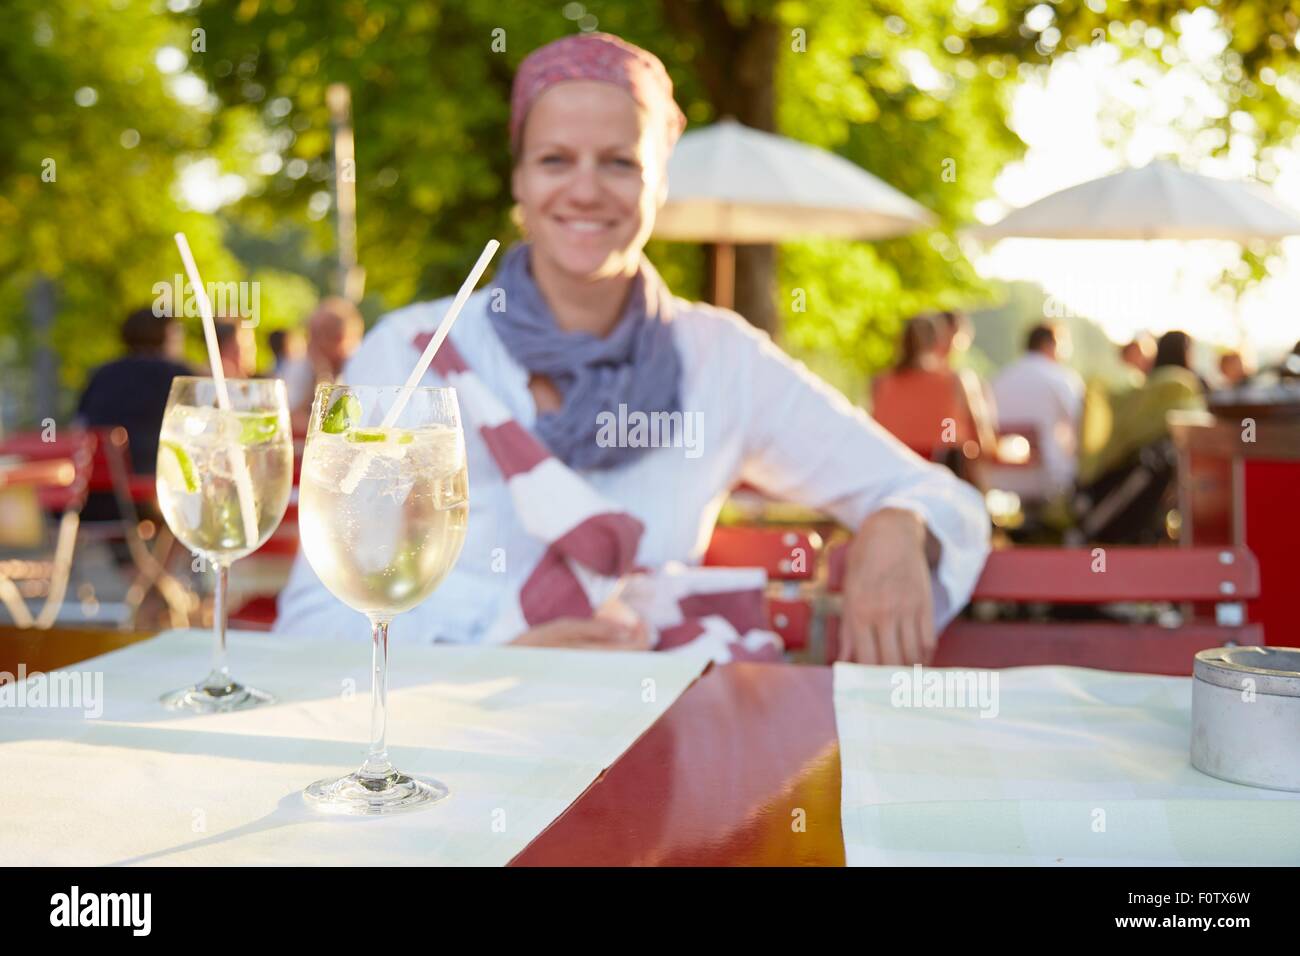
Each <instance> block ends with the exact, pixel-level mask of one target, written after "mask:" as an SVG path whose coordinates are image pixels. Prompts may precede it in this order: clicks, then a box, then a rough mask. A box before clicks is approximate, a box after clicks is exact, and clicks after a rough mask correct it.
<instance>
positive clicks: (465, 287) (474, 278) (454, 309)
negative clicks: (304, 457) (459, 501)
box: [339, 239, 501, 495]
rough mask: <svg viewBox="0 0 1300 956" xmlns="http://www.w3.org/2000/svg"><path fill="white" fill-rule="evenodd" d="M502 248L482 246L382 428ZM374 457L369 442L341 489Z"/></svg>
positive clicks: (347, 489) (351, 485) (347, 490)
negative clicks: (481, 250) (476, 259)
mask: <svg viewBox="0 0 1300 956" xmlns="http://www.w3.org/2000/svg"><path fill="white" fill-rule="evenodd" d="M500 248H501V243H499V242H497V241H496V240H495V239H489V240H488V242H487V245H486V246H484V247H483V252H482V253H481V254H480V255H479V257H478V262H476V263H474V268H473V269H471V270H470V271H469V275H468V276H466V277H465V281H464V282H462V283H461V286H460V291H459V292H457V293H456V298H455V300H454V301H453V302H452V303H451V308H450V309H448V310H447V314H446V315H444V316H443V317H442V322H441V323H439V325H438V328H437V330H436V331H435V332H434V333H433V338H431V339H429V344H428V345H426V346H425V347H424V352H422V353H421V354H420V360H419V361H418V362H416V363H415V368H413V369H411V374H410V375H408V376H407V377H406V384H405V385H404V386H403V387H402V388H401V390H399V391H398V393H397V400H396V401H394V402H393V404H392V406H390V407H389V409H388V414H386V415H385V416H384V420H383V422H382V423H381V424H380V426H379V427H380V428H392V427H393V425H394V424H395V423H396V422H397V418H398V416H399V415H401V414H402V409H404V408H406V403H407V402H408V401H410V400H411V395H412V391H411V390H412V389H414V388H415V386H417V385H419V384H420V380H421V379H422V378H424V373H425V372H427V371H429V365H430V364H432V362H433V356H434V354H435V353H436V352H437V351H438V349H439V347H441V345H442V343H443V341H444V340H445V339H446V338H447V333H449V332H450V331H451V326H452V323H453V322H455V321H456V317H457V316H458V315H460V311H461V309H463V308H465V302H466V300H467V299H469V297H470V294H471V293H472V292H473V291H474V287H475V286H476V285H478V280H479V279H481V278H483V270H484V269H486V268H487V267H488V263H489V262H491V261H492V257H493V256H494V255H496V251H497V250H498V249H500ZM374 457H375V451H374V449H373V448H371V447H370V446H369V445H366V446H365V447H363V448H362V449H361V452H360V454H358V455H357V456H356V457H355V458H353V459H352V464H351V465H350V466H349V467H348V471H347V474H346V475H344V476H343V481H342V482H340V483H339V490H340V491H342V492H343V494H345V495H350V494H352V492H354V491H356V490H357V485H358V484H360V483H361V479H362V478H364V477H365V474H366V470H367V469H368V468H369V467H370V462H371V461H372V460H373V459H374Z"/></svg>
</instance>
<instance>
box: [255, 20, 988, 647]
mask: <svg viewBox="0 0 1300 956" xmlns="http://www.w3.org/2000/svg"><path fill="white" fill-rule="evenodd" d="M685 124H686V118H685V116H684V115H683V114H682V112H681V110H680V109H679V108H678V106H677V104H676V103H675V102H674V101H673V98H672V81H671V79H670V78H669V76H668V73H667V71H666V70H665V68H664V66H663V64H662V63H661V62H660V61H659V60H658V58H656V57H654V56H653V55H652V54H650V53H648V52H646V51H645V50H642V49H640V48H638V47H635V46H633V45H631V44H628V43H626V42H624V41H622V40H620V39H618V38H617V37H612V36H610V35H608V34H603V33H584V34H578V35H573V36H568V37H565V38H563V39H560V40H557V41H555V42H553V43H550V44H548V45H546V46H544V47H542V48H541V49H539V50H535V51H533V53H531V54H530V55H529V56H528V57H526V58H525V59H524V61H523V63H522V64H521V65H520V67H519V70H518V72H517V74H516V76H515V81H514V87H513V91H512V97H511V117H510V148H511V152H512V154H513V172H512V177H511V185H512V189H513V193H514V198H515V200H516V202H517V204H518V215H519V218H520V221H521V222H522V232H523V234H524V236H525V237H526V239H525V241H524V242H522V243H519V244H517V245H515V246H513V247H511V248H510V249H508V250H507V251H506V252H505V253H504V254H503V255H502V256H501V257H500V258H499V259H498V260H497V263H496V271H495V275H494V276H493V278H492V280H491V284H490V286H489V287H487V288H484V289H481V290H479V291H478V292H476V293H475V294H474V295H472V296H470V298H469V300H468V302H467V304H466V306H465V310H464V312H463V313H462V315H461V317H460V319H459V321H458V322H457V323H456V325H455V327H454V328H453V329H452V330H451V334H450V336H449V338H448V340H447V342H446V343H444V345H443V350H444V351H447V348H448V345H451V346H452V348H451V350H450V352H449V353H448V354H449V355H452V353H454V357H452V358H449V359H448V360H447V361H448V362H454V363H455V365H453V366H452V367H463V369H464V370H462V371H460V372H458V373H456V374H457V375H458V376H459V377H464V376H466V375H468V374H473V376H474V377H475V378H476V379H477V385H476V387H477V388H481V389H482V390H484V391H485V392H487V393H490V395H491V396H492V397H493V398H495V399H496V402H498V403H499V404H500V406H502V408H503V409H504V410H505V411H506V412H507V413H508V414H509V416H510V417H509V419H508V424H507V425H503V426H501V427H502V428H506V427H509V428H511V429H519V430H522V431H524V432H527V433H531V434H532V436H533V437H535V438H536V440H537V442H538V443H539V445H538V446H536V447H535V446H534V445H533V444H532V442H531V441H530V442H528V443H527V445H528V449H529V451H530V453H535V452H536V451H537V450H538V449H539V448H540V449H541V450H546V451H549V453H550V456H549V458H548V459H544V460H543V464H542V465H535V464H534V465H532V466H531V467H532V468H540V467H551V468H553V469H554V471H556V472H564V473H566V474H567V475H568V477H569V478H572V479H575V480H576V481H577V482H580V483H582V484H584V485H586V486H587V488H589V489H590V491H591V492H592V493H593V494H594V495H596V496H599V499H600V500H601V501H602V502H606V503H608V505H609V506H612V507H613V508H615V509H617V513H618V515H620V516H626V517H629V518H632V519H635V527H638V528H640V529H641V530H640V531H639V532H638V533H637V534H636V536H635V537H634V538H633V543H631V544H629V547H632V548H634V553H632V554H628V555H624V558H625V559H626V561H632V562H634V563H635V566H641V567H647V568H655V569H658V568H663V567H664V566H665V565H667V564H668V563H670V562H681V563H682V564H687V565H695V564H698V563H699V561H700V559H701V557H702V555H703V553H704V550H705V547H706V545H707V543H708V541H709V537H710V535H711V533H712V531H713V528H714V524H715V521H716V519H717V515H718V511H719V509H720V507H721V506H722V503H723V502H724V500H725V498H726V497H727V494H728V492H729V490H730V489H731V488H733V487H735V486H736V485H737V484H739V483H741V482H748V483H750V484H752V485H754V486H755V487H757V488H758V489H760V490H761V491H764V492H766V493H767V494H769V495H771V496H772V497H777V498H781V499H784V500H789V501H793V502H796V503H799V504H803V505H805V506H807V507H811V508H817V509H821V510H824V511H826V512H828V513H829V514H831V515H832V516H834V517H835V518H836V519H837V520H838V521H839V522H840V523H842V524H844V525H845V526H847V527H848V528H850V529H851V530H852V531H853V533H854V535H855V537H854V538H853V541H852V543H851V544H850V545H849V557H848V567H847V573H846V579H845V588H844V609H845V613H844V626H843V629H842V631H841V642H840V653H841V656H842V657H843V658H844V659H846V660H856V661H860V662H864V663H914V662H915V663H920V662H922V661H924V660H927V659H929V656H930V655H931V653H932V652H933V648H934V645H935V641H936V639H937V634H938V632H939V631H940V630H941V629H942V628H943V626H944V625H945V624H946V623H947V621H948V620H950V619H951V617H952V616H953V615H955V614H956V613H957V612H958V611H959V610H960V609H961V607H962V606H963V605H964V604H965V603H966V601H967V599H968V598H969V596H970V593H971V590H972V588H973V587H974V584H975V580H976V578H977V577H978V575H979V572H980V569H981V568H982V567H983V564H984V559H985V556H986V555H987V553H988V539H989V521H988V516H987V514H986V513H985V510H984V505H983V501H982V499H981V498H980V496H979V494H978V493H977V492H975V491H974V489H972V488H970V486H968V485H966V484H964V483H962V482H961V481H959V480H957V479H956V478H955V477H954V476H953V475H952V474H951V473H950V472H948V471H947V470H946V469H944V468H942V467H939V466H937V465H934V464H932V463H930V462H927V461H925V460H923V459H921V458H919V457H917V456H916V455H914V454H913V453H912V452H910V451H908V450H907V448H906V447H904V446H903V445H902V443H900V442H899V441H898V440H897V439H895V438H894V437H893V436H891V435H890V434H889V433H888V432H887V431H885V430H884V429H883V428H882V427H880V425H878V424H877V423H876V422H874V421H872V420H871V418H870V417H868V415H867V414H866V413H865V412H864V411H863V410H862V409H860V408H857V407H856V406H854V405H853V404H852V403H850V402H849V401H848V400H847V399H845V398H844V396H843V395H842V394H840V393H839V392H837V391H836V390H835V389H833V388H832V387H830V386H829V385H827V384H826V383H825V382H823V381H822V380H820V379H819V378H817V377H816V376H815V375H813V374H812V373H811V372H810V371H809V370H808V369H807V368H806V367H805V366H804V365H802V364H801V363H799V362H796V361H795V360H793V359H791V358H790V357H788V356H787V355H786V354H785V353H784V352H782V351H781V350H780V349H779V348H778V347H777V346H776V345H775V344H774V343H773V342H772V340H771V338H770V337H769V336H768V335H767V334H765V333H763V332H761V331H759V330H758V329H756V328H754V327H753V326H752V325H750V324H749V323H747V322H746V321H745V320H744V319H743V318H742V317H741V316H739V315H737V314H735V313H734V312H730V311H728V310H725V309H719V308H716V307H713V306H710V305H706V304H703V303H695V302H690V301H687V300H684V299H680V298H676V297H674V296H673V295H672V293H671V292H670V291H669V290H668V289H667V287H666V286H665V284H664V282H663V280H662V279H661V278H660V277H659V275H658V273H657V272H656V271H655V269H654V267H653V266H652V265H651V264H650V262H649V260H648V259H646V257H645V256H644V254H643V249H644V246H645V244H646V242H647V240H648V239H649V237H650V234H651V232H652V230H653V227H654V223H655V217H656V215H657V214H658V211H659V209H660V208H661V207H662V206H663V204H664V202H665V200H666V198H667V185H668V184H667V163H668V157H669V155H670V153H671V151H672V148H673V146H674V144H675V143H676V142H677V138H678V136H680V134H681V132H682V130H683V128H684V126H685ZM450 302H451V299H450V297H448V298H445V299H441V300H439V301H437V302H427V303H418V304H415V305H411V306H409V307H407V308H405V309H402V310H400V311H398V312H396V313H393V314H392V315H389V316H387V317H386V318H384V319H382V320H381V321H380V322H379V324H378V325H377V326H376V327H375V328H373V329H372V330H371V331H370V332H369V334H367V335H366V337H365V340H364V341H363V342H362V344H361V347H360V349H358V351H357V353H356V355H354V356H353V357H352V359H351V360H350V361H349V363H348V365H347V368H346V369H345V370H344V374H343V380H344V381H346V382H347V383H349V384H358V385H366V384H374V385H393V384H395V383H397V382H401V381H403V380H404V379H405V378H406V376H407V375H408V374H409V372H410V370H411V368H412V367H413V365H414V364H415V362H416V360H417V359H418V358H419V355H420V351H421V348H422V347H423V343H424V342H425V341H427V336H428V335H429V334H430V333H432V332H433V330H434V329H435V328H437V326H438V323H439V321H440V320H441V318H442V317H443V315H444V314H445V313H446V311H447V309H448V307H449V305H450ZM446 382H447V378H446V377H444V376H442V375H439V374H438V373H437V372H436V371H434V370H430V373H429V375H428V376H427V377H426V379H425V381H424V384H445V383H446ZM469 398H470V395H469V394H468V393H467V395H466V397H465V398H464V399H463V400H462V402H463V405H464V408H465V409H466V410H467V411H468V410H469V409H470V407H471V405H470V401H469ZM627 409H631V410H632V412H633V413H634V414H637V415H644V416H647V417H648V416H651V415H654V416H660V415H678V416H680V417H681V419H682V420H684V421H691V422H698V423H699V428H700V430H701V431H700V434H699V435H698V437H697V440H696V447H697V449H698V454H696V455H690V454H688V453H687V450H686V449H685V446H683V445H680V444H678V445H676V446H675V447H670V446H669V445H665V444H658V445H654V444H648V443H645V442H636V441H630V440H622V439H619V440H615V441H612V442H611V441H608V440H602V439H601V437H600V436H601V431H600V429H601V428H602V426H601V424H600V420H601V417H602V415H605V416H613V415H616V414H618V413H619V410H627ZM468 425H469V427H466V429H465V444H466V451H467V456H468V463H469V470H470V473H471V474H472V476H473V477H472V478H471V479H470V480H471V482H472V487H473V489H474V490H473V492H472V493H471V495H470V498H469V509H470V514H469V522H468V536H467V538H466V540H465V545H464V548H463V550H462V551H461V555H460V559H459V561H458V562H457V564H456V565H455V567H454V569H453V570H452V571H451V573H450V574H449V576H448V577H447V579H446V581H445V582H444V583H443V584H442V586H441V587H440V588H439V589H438V590H437V591H435V592H434V594H433V595H432V596H431V597H430V598H429V599H428V600H426V601H425V602H424V603H422V604H420V605H419V606H417V607H416V608H415V609H413V610H412V611H410V612H409V613H407V614H404V615H403V616H402V617H401V618H399V619H398V620H396V621H395V622H394V623H393V627H392V631H391V634H392V635H393V636H394V638H395V639H398V640H401V639H404V636H405V638H406V639H416V640H424V641H432V640H445V641H453V642H460V643H483V642H489V643H491V642H496V643H502V644H516V645H519V644H523V645H533V646H550V647H582V648H590V649H602V650H626V649H644V648H645V647H647V646H648V641H649V638H648V634H647V631H646V628H645V627H642V626H639V625H638V623H637V622H629V621H626V620H619V619H617V618H616V617H609V616H606V615H604V614H602V613H601V612H602V611H603V610H604V608H603V606H602V607H601V608H597V609H595V610H594V611H588V612H587V613H585V614H583V615H582V616H580V617H575V616H573V614H574V613H575V612H572V611H567V612H566V611H556V612H555V613H548V614H546V615H542V616H541V617H544V618H545V619H544V620H543V619H541V618H539V617H534V618H533V619H531V620H532V621H533V623H532V624H531V626H519V627H517V628H516V626H515V624H514V623H513V622H515V621H516V620H517V619H518V607H519V605H520V603H521V601H522V595H523V593H524V590H525V589H526V588H527V586H528V584H529V582H530V581H531V580H532V579H533V578H532V576H533V574H534V572H535V570H537V569H538V568H540V567H543V562H544V561H545V560H546V559H547V557H548V555H550V554H551V553H552V552H551V548H552V542H551V541H550V540H549V539H547V538H546V537H544V536H542V535H540V534H537V535H534V534H529V533H528V532H527V531H526V530H525V527H524V522H523V521H522V520H521V516H520V514H519V512H518V511H517V510H516V505H515V503H514V498H513V496H512V483H513V482H515V481H517V480H518V479H512V478H509V477H508V474H510V473H511V472H509V469H508V468H507V467H506V466H505V465H504V464H499V462H500V461H501V459H500V457H499V454H500V453H499V452H496V451H494V450H493V448H492V447H489V445H488V442H487V439H485V437H484V434H483V431H484V430H485V429H482V428H478V427H473V426H474V422H473V420H472V418H471V419H469V420H468ZM521 440H522V439H521ZM531 475H532V472H531V471H530V472H529V475H528V476H529V477H531ZM566 480H567V479H566ZM572 505H573V502H571V501H564V502H556V503H555V510H556V511H558V512H561V513H562V512H563V511H564V509H565V508H566V507H572ZM530 517H534V518H535V516H530ZM499 554H507V555H509V562H508V563H507V564H504V565H498V560H497V557H496V556H494V555H499ZM620 566H625V565H624V562H620ZM562 606H564V607H567V606H569V605H562ZM279 621H280V622H283V623H277V628H280V629H283V630H286V631H299V632H302V633H312V634H318V635H327V634H346V633H355V632H356V615H355V614H353V613H351V612H349V611H347V610H346V608H345V606H344V605H343V604H342V603H341V602H339V601H338V600H337V599H336V598H334V597H333V596H332V595H331V594H330V593H329V592H328V591H327V590H326V589H325V588H324V586H323V585H321V583H320V582H319V581H318V580H317V578H316V576H315V574H314V573H313V571H312V569H311V567H310V565H309V564H308V563H307V562H306V560H305V559H304V558H303V556H302V555H301V554H300V555H299V557H298V560H297V562H296V563H295V565H294V569H293V572H292V574H291V577H290V581H289V584H288V586H287V587H286V588H285V590H284V591H283V592H282V594H281V595H280V603H279Z"/></svg>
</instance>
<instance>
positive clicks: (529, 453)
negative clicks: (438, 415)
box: [479, 418, 551, 481]
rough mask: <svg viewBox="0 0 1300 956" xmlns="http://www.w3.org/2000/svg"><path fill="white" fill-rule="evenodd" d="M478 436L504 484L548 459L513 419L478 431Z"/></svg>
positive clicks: (536, 442) (532, 438)
mask: <svg viewBox="0 0 1300 956" xmlns="http://www.w3.org/2000/svg"><path fill="white" fill-rule="evenodd" d="M479 434H480V435H482V436H483V444H485V445H487V448H488V453H489V454H491V455H492V460H493V461H495V462H496V463H497V467H498V468H500V469H501V474H502V476H503V477H504V478H505V479H506V481H509V480H510V479H511V478H513V477H514V476H515V475H522V474H524V473H526V472H529V471H532V470H533V469H534V468H536V467H537V466H538V465H540V464H541V463H542V462H544V461H545V460H546V459H548V458H550V457H551V453H550V452H549V451H547V450H546V446H545V445H543V444H542V443H541V442H539V441H538V440H537V439H536V438H534V437H533V435H532V433H531V432H529V431H528V430H527V429H525V428H524V426H522V425H520V424H519V423H518V422H517V421H515V420H514V419H513V418H511V419H509V420H508V421H505V422H503V423H502V424H500V425H489V426H486V427H484V428H480V429H479Z"/></svg>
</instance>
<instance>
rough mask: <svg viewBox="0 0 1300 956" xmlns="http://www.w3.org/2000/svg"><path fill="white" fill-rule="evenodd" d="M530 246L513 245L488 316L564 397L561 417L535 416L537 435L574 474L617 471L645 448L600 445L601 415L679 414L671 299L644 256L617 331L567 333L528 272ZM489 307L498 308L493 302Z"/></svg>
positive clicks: (525, 362) (521, 358)
mask: <svg viewBox="0 0 1300 956" xmlns="http://www.w3.org/2000/svg"><path fill="white" fill-rule="evenodd" d="M529 256H530V247H529V246H528V244H527V243H520V244H518V245H514V246H512V247H511V248H510V249H509V251H507V252H506V254H505V257H504V258H503V259H502V261H501V267H500V268H499V269H498V270H497V274H496V276H495V278H494V279H493V281H492V285H493V287H494V288H497V289H501V290H502V292H503V293H504V295H503V296H502V297H501V299H502V300H503V304H504V309H503V310H502V311H496V310H494V309H493V308H492V306H491V305H489V307H488V316H489V317H490V318H491V320H492V325H493V327H494V328H495V329H496V333H497V335H498V336H500V338H501V341H502V342H503V343H505V347H506V349H507V350H508V351H509V352H510V354H511V355H512V356H513V357H514V359H515V361H517V362H518V363H519V364H520V365H522V366H523V367H524V368H526V369H527V370H528V371H529V372H531V373H532V374H534V375H545V376H546V377H547V378H549V379H550V380H551V382H552V383H553V384H554V385H555V387H556V389H557V390H558V391H559V393H560V396H561V398H562V399H563V404H562V405H561V407H560V409H559V411H555V412H545V413H542V414H540V415H538V416H537V423H536V425H535V426H534V429H533V430H534V431H535V432H536V434H537V437H538V438H540V439H541V440H542V441H543V442H544V443H545V444H546V446H547V447H548V448H549V449H550V450H551V452H552V453H553V454H554V455H555V456H556V457H557V458H559V459H560V460H561V461H563V462H564V463H565V464H566V465H568V466H569V467H571V468H576V469H602V468H617V467H619V466H621V465H625V464H627V463H628V462H630V461H632V460H634V459H635V458H636V457H638V456H639V455H640V454H642V453H643V452H645V451H646V450H647V448H646V447H619V446H618V445H617V444H608V445H606V446H604V447H602V446H601V445H600V444H598V443H597V441H596V437H597V432H598V431H599V428H600V422H599V419H598V416H599V415H600V414H601V413H602V412H609V413H610V414H612V415H613V416H615V418H617V417H618V416H619V406H620V405H625V406H627V411H628V413H632V412H643V413H645V414H646V415H650V414H651V413H654V412H676V411H680V410H681V394H680V391H681V378H682V363H681V357H680V356H679V355H678V354H677V347H676V345H675V344H674V342H673V331H672V325H671V320H672V303H673V298H672V294H671V293H670V292H669V291H668V288H667V287H666V286H665V285H664V282H663V280H662V279H660V278H659V274H658V273H657V272H656V271H655V270H654V267H653V266H652V265H650V263H649V261H648V260H647V259H646V258H645V257H644V256H643V257H642V259H641V266H640V269H639V270H638V272H637V274H636V276H635V277H634V278H633V280H632V288H631V290H630V292H629V293H628V297H627V304H626V305H625V306H624V307H623V315H622V317H621V318H620V319H619V320H618V324H616V325H615V326H614V328H613V329H612V330H611V331H610V332H609V334H608V335H606V336H605V337H604V338H598V337H597V336H595V335H592V334H591V333H589V332H565V331H563V330H562V329H560V328H559V326H557V325H556V323H555V316H553V315H552V314H551V310H550V308H549V307H548V306H547V304H546V300H545V299H544V298H543V297H542V293H541V290H540V289H538V288H537V283H536V282H534V281H533V277H532V274H531V272H530V270H529ZM489 301H490V302H495V301H497V300H496V299H490V300H489Z"/></svg>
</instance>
